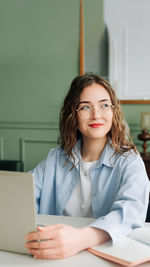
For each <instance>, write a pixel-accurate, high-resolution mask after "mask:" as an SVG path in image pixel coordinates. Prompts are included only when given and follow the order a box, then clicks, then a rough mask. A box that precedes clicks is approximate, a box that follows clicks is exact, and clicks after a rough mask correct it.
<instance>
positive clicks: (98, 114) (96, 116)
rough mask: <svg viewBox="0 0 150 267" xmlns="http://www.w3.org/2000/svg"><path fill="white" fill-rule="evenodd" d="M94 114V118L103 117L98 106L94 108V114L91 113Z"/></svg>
mask: <svg viewBox="0 0 150 267" xmlns="http://www.w3.org/2000/svg"><path fill="white" fill-rule="evenodd" d="M91 115H92V116H91V117H92V119H93V118H94V119H97V118H100V117H101V111H100V110H98V109H96V108H93V110H92V114H91Z"/></svg>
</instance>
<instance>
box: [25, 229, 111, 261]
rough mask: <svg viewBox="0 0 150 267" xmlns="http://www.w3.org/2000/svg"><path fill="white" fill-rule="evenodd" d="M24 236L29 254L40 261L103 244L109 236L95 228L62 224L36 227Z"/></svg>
mask: <svg viewBox="0 0 150 267" xmlns="http://www.w3.org/2000/svg"><path fill="white" fill-rule="evenodd" d="M37 229H38V232H32V233H29V234H28V235H27V236H26V240H27V241H28V242H27V243H26V247H27V248H28V250H29V253H30V254H32V255H33V256H34V257H35V258H40V259H60V258H61V259H62V258H66V257H69V256H73V255H75V254H77V253H78V252H79V251H81V250H84V249H86V248H88V247H91V246H96V245H98V244H100V243H103V242H105V241H106V240H108V239H109V238H110V237H109V235H108V234H107V233H106V232H104V231H102V230H100V229H96V228H92V227H85V228H73V227H71V226H68V225H64V224H56V225H51V226H44V227H38V228H37Z"/></svg>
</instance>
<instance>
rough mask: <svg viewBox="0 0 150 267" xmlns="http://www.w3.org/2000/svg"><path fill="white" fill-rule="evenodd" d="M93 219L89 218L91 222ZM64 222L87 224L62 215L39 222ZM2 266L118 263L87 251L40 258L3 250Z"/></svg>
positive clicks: (102, 265) (73, 266) (147, 266)
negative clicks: (44, 258)
mask: <svg viewBox="0 0 150 267" xmlns="http://www.w3.org/2000/svg"><path fill="white" fill-rule="evenodd" d="M92 220H93V219H87V224H89V223H90V222H91V221H92ZM58 222H59V223H64V224H69V225H72V226H75V227H79V226H80V227H82V226H85V219H82V218H72V217H67V216H66V217H62V216H61V217H60V216H50V215H42V216H38V224H49V225H50V224H54V223H58ZM0 266H3V267H27V266H36V267H48V266H50V267H116V266H118V267H119V266H120V265H118V264H114V263H111V262H110V261H106V260H103V259H101V258H99V257H96V256H94V255H92V254H90V253H89V252H87V251H83V252H81V253H79V254H77V255H75V256H73V257H70V258H66V259H62V260H39V259H34V258H33V257H32V256H28V255H21V254H16V253H9V252H2V251H0ZM139 266H140V267H150V262H148V263H145V264H141V265H139Z"/></svg>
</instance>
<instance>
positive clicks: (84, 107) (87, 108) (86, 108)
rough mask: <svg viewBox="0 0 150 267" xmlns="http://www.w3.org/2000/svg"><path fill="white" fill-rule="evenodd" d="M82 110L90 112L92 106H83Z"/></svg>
mask: <svg viewBox="0 0 150 267" xmlns="http://www.w3.org/2000/svg"><path fill="white" fill-rule="evenodd" d="M80 109H81V110H89V109H91V107H90V106H83V107H81V108H80Z"/></svg>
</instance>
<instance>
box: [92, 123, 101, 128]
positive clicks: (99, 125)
mask: <svg viewBox="0 0 150 267" xmlns="http://www.w3.org/2000/svg"><path fill="white" fill-rule="evenodd" d="M103 125H104V124H103V123H92V124H89V126H90V127H92V128H99V127H101V126H103Z"/></svg>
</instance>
